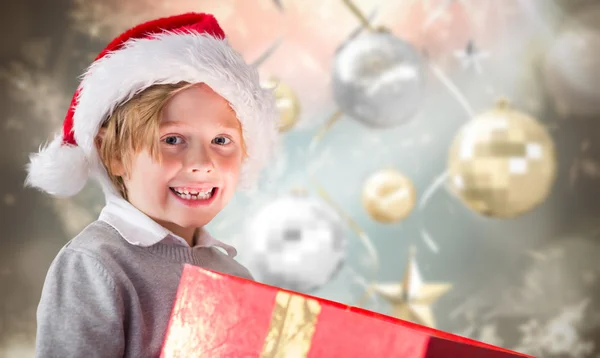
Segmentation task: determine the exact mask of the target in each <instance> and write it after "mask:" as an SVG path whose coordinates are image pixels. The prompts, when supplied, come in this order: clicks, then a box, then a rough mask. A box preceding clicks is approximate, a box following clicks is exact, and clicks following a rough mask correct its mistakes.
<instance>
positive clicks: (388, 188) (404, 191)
mask: <svg viewBox="0 0 600 358" xmlns="http://www.w3.org/2000/svg"><path fill="white" fill-rule="evenodd" d="M415 202H416V193H415V188H414V185H413V183H412V182H411V181H410V180H409V179H408V178H407V177H405V176H404V175H402V174H401V173H399V172H398V171H396V170H393V169H386V170H381V171H378V172H376V173H375V174H373V175H371V176H370V177H369V178H368V179H367V180H366V182H365V184H364V186H363V191H362V204H363V207H364V208H365V210H366V211H367V213H369V216H370V217H371V218H372V219H373V220H375V221H378V222H381V223H393V222H397V221H400V220H402V219H404V218H406V217H407V216H408V215H409V214H410V213H411V211H412V209H413V208H414V206H415Z"/></svg>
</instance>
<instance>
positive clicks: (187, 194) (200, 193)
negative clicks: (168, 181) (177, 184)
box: [169, 188, 217, 200]
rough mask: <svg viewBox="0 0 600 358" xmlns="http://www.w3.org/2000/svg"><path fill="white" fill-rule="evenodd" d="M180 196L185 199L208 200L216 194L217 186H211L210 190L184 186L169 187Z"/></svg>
mask: <svg viewBox="0 0 600 358" xmlns="http://www.w3.org/2000/svg"><path fill="white" fill-rule="evenodd" d="M169 189H171V191H172V192H173V193H174V194H175V195H177V196H178V197H180V198H182V199H185V200H208V199H210V198H212V196H213V195H214V194H215V191H216V190H217V188H210V189H208V190H194V189H184V188H169Z"/></svg>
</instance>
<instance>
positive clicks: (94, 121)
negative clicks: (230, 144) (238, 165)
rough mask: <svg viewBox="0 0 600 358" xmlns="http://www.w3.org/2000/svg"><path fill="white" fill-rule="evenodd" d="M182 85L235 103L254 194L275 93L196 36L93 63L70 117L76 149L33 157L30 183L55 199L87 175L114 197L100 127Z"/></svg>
mask: <svg viewBox="0 0 600 358" xmlns="http://www.w3.org/2000/svg"><path fill="white" fill-rule="evenodd" d="M182 81H185V82H189V83H205V84H206V85H208V86H209V87H211V88H212V89H213V90H214V91H215V92H216V93H218V94H219V95H221V96H222V97H224V98H225V99H226V100H227V101H228V102H229V103H230V104H231V107H232V108H233V109H234V111H235V112H236V114H237V117H238V119H239V120H240V123H241V125H242V134H243V137H244V141H245V145H246V152H247V154H248V156H247V158H246V159H245V161H244V163H243V165H242V172H241V177H240V188H242V189H251V188H252V187H254V184H256V181H257V179H258V177H259V174H260V171H261V169H262V168H263V167H264V166H265V165H266V164H267V163H268V162H269V160H270V159H271V158H272V155H273V154H274V151H275V149H276V146H277V142H278V135H279V134H278V130H277V123H278V112H277V108H276V106H275V99H274V96H273V93H272V90H267V89H263V88H261V86H260V81H259V77H258V72H257V70H256V69H255V68H253V67H252V66H250V65H248V64H246V63H245V61H244V60H243V58H242V57H241V56H240V55H239V54H238V53H237V52H236V51H235V50H233V49H232V48H231V47H230V45H229V44H228V42H227V40H226V39H218V38H215V37H212V36H209V35H205V34H200V33H197V32H191V33H177V32H165V33H161V34H158V35H154V36H152V37H151V38H144V39H134V40H130V41H128V42H126V44H125V45H124V46H123V47H122V48H121V49H119V50H117V51H115V52H112V53H109V54H107V55H106V56H104V57H102V58H101V59H99V60H97V61H95V62H94V63H93V64H92V65H91V66H90V67H89V69H88V70H87V72H86V73H85V74H84V76H83V80H82V82H81V86H80V88H81V91H80V93H79V98H78V101H77V104H76V107H75V113H74V116H73V120H74V123H73V133H74V136H75V139H76V141H77V144H78V147H77V148H70V147H69V146H64V145H63V146H60V138H56V139H55V140H54V141H53V142H52V143H51V144H50V145H49V146H48V147H46V148H43V149H42V150H41V151H40V153H38V154H35V155H33V156H32V157H31V162H30V164H29V167H28V170H29V176H28V183H29V184H30V185H32V186H35V187H38V188H40V189H42V190H44V191H46V192H48V193H50V194H53V195H58V196H70V195H74V194H76V193H77V192H79V191H80V190H81V188H83V186H84V185H85V182H86V180H87V173H88V168H89V173H90V175H91V176H93V177H94V178H95V179H97V180H98V181H99V182H100V184H101V186H102V188H103V189H104V191H105V192H107V191H108V192H115V188H114V187H113V186H112V184H111V182H110V180H109V179H108V176H107V174H106V171H105V170H104V168H103V167H102V165H101V161H100V159H99V156H98V153H97V151H96V148H95V144H94V142H95V138H96V135H97V133H98V131H99V129H100V127H101V126H102V124H103V122H104V121H105V120H106V119H107V118H108V116H109V115H110V114H111V113H112V112H113V110H114V109H115V108H116V107H117V106H119V105H121V104H122V103H124V102H125V101H127V100H129V99H131V98H132V97H133V96H134V95H135V94H137V93H139V92H141V91H143V90H144V89H146V88H148V87H150V86H152V85H155V84H174V83H178V82H182ZM71 149H73V150H75V151H77V152H76V153H75V152H70V151H71ZM66 153H69V154H66ZM84 174H85V175H84Z"/></svg>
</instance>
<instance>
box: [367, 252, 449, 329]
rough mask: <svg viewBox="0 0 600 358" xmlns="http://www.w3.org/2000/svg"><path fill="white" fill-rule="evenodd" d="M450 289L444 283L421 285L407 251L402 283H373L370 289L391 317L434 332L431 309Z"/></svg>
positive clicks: (413, 261) (414, 263) (413, 255)
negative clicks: (385, 305) (389, 311)
mask: <svg viewBox="0 0 600 358" xmlns="http://www.w3.org/2000/svg"><path fill="white" fill-rule="evenodd" d="M451 288H452V285H450V284H447V283H424V282H423V280H422V279H421V274H420V273H419V268H418V267H417V263H416V260H415V249H414V248H411V250H410V255H409V259H408V265H407V268H406V272H405V274H404V279H403V280H402V282H400V283H374V284H373V285H372V288H371V289H372V291H373V292H374V293H376V294H378V295H379V296H380V297H382V298H383V299H385V300H386V301H388V302H389V303H390V304H391V305H392V314H391V315H392V316H394V317H396V318H399V319H402V320H405V321H411V322H414V323H417V324H420V325H424V326H428V327H431V328H435V318H434V316H433V313H432V311H431V305H432V304H433V303H434V302H435V301H437V300H438V299H439V298H440V297H441V296H443V295H444V294H445V293H446V292H448V291H449V290H450V289H451Z"/></svg>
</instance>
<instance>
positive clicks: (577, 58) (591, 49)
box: [544, 5, 600, 117]
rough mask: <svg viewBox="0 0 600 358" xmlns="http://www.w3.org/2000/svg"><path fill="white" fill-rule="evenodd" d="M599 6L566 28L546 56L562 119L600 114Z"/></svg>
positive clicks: (550, 88) (551, 90)
mask: <svg viewBox="0 0 600 358" xmlns="http://www.w3.org/2000/svg"><path fill="white" fill-rule="evenodd" d="M599 23H600V5H596V6H589V7H586V8H585V11H581V12H580V13H578V14H576V15H574V16H573V18H572V19H571V21H570V22H569V23H567V24H565V25H564V26H563V30H562V31H561V32H560V33H559V35H558V37H557V38H556V40H555V42H554V43H553V45H552V47H551V48H550V49H549V51H548V53H547V54H546V59H545V66H544V78H545V80H546V86H547V88H548V91H549V93H550V95H551V97H552V100H553V103H554V105H555V106H556V109H557V110H558V112H559V113H560V114H561V115H562V116H563V117H572V116H575V117H596V116H597V115H599V114H600V90H599V89H600V85H599V83H600V70H599V69H600V27H598V25H597V24H599Z"/></svg>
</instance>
